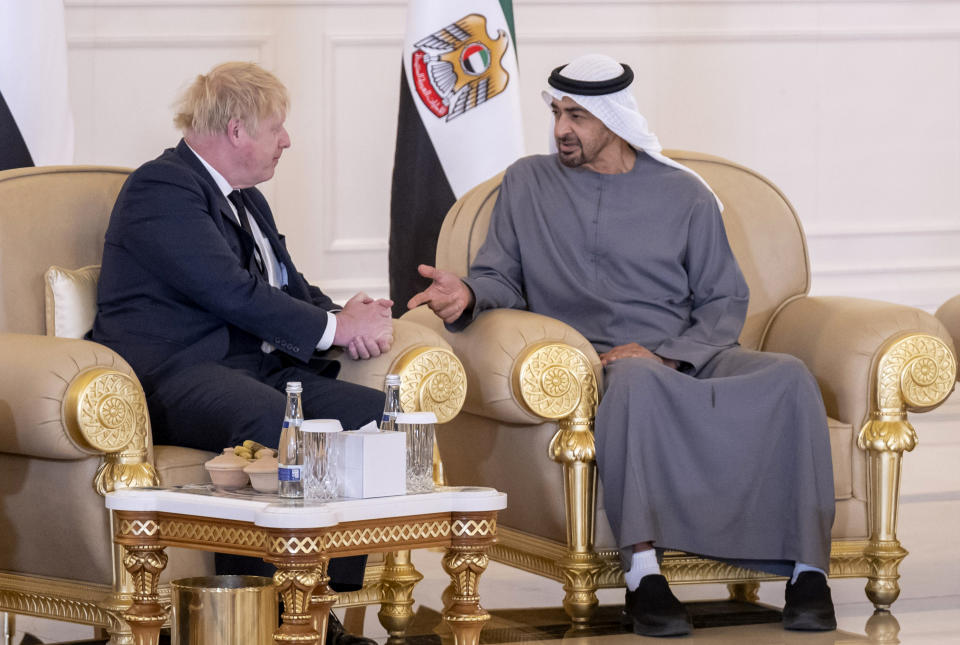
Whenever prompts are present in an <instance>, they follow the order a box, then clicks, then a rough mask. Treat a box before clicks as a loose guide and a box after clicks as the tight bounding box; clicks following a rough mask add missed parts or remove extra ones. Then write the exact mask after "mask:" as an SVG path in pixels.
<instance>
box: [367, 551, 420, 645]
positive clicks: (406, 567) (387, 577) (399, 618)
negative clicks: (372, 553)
mask: <svg viewBox="0 0 960 645" xmlns="http://www.w3.org/2000/svg"><path fill="white" fill-rule="evenodd" d="M421 580H423V574H421V573H420V572H419V571H417V569H416V568H415V567H414V566H413V562H412V561H411V559H410V551H409V550H405V551H393V552H391V553H388V554H387V559H386V562H385V563H384V567H383V576H382V577H381V583H380V611H379V612H377V617H378V618H379V619H380V624H381V625H383V627H384V629H386V630H387V633H388V634H390V640H399V639H403V637H404V635H405V634H406V632H407V626H408V625H409V624H410V621H411V620H413V588H414V587H415V586H416V584H417V583H418V582H420V581H421Z"/></svg>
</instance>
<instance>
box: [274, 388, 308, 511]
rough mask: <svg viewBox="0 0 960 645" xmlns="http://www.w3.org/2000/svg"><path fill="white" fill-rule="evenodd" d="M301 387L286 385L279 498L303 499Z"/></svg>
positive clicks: (280, 456) (278, 468) (279, 471)
mask: <svg viewBox="0 0 960 645" xmlns="http://www.w3.org/2000/svg"><path fill="white" fill-rule="evenodd" d="M301 392H303V386H302V385H300V382H299V381H289V382H288V383H287V409H286V410H285V411H284V413H283V430H282V431H281V432H280V449H279V451H278V453H279V454H278V458H277V461H279V462H280V463H279V465H278V467H277V479H278V480H279V482H278V483H279V486H278V487H277V494H279V495H280V497H303V435H302V433H301V430H300V426H302V425H303V405H302V404H301V401H300V394H301Z"/></svg>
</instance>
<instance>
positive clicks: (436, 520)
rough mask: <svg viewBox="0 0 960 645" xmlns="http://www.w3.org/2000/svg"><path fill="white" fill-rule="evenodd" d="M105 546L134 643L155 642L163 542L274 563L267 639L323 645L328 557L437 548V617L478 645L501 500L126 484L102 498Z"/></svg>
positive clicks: (448, 492)
mask: <svg viewBox="0 0 960 645" xmlns="http://www.w3.org/2000/svg"><path fill="white" fill-rule="evenodd" d="M106 504H107V508H109V509H111V510H112V511H113V512H114V515H115V518H114V527H115V535H114V542H116V543H117V544H120V545H122V546H123V548H124V550H125V552H126V553H125V555H124V559H123V565H124V567H125V568H126V570H127V571H129V572H130V574H131V575H132V576H133V579H134V588H135V593H134V595H133V605H132V606H131V607H130V610H129V611H128V612H127V614H126V615H125V616H124V617H125V618H126V620H127V622H128V623H129V624H130V628H131V630H132V631H133V636H134V641H135V642H136V643H137V645H156V643H157V642H158V640H159V637H160V627H161V626H162V625H163V623H164V622H165V621H166V619H167V612H168V608H167V607H164V606H163V605H161V604H160V596H159V594H158V593H157V581H158V579H159V577H160V572H161V571H163V569H164V567H165V566H166V563H167V556H166V553H164V548H165V547H168V546H174V547H186V548H191V549H201V550H204V551H216V552H219V553H234V554H237V555H248V556H255V557H261V558H263V559H264V560H266V561H267V562H270V563H272V564H274V565H276V567H277V572H276V573H275V574H274V576H273V581H274V584H275V585H276V587H277V591H278V592H279V593H280V596H281V598H282V599H283V605H284V613H283V615H282V616H281V618H282V623H281V625H280V626H279V628H278V629H277V631H276V633H275V634H274V641H275V642H276V643H304V644H306V643H317V644H318V645H323V641H324V638H325V636H326V626H327V617H328V616H329V614H330V608H331V607H332V606H333V604H334V602H335V601H336V594H335V593H334V592H333V591H331V590H330V588H329V587H328V586H327V582H328V581H329V577H328V576H327V563H328V562H329V560H330V558H331V557H340V556H348V555H361V554H365V553H373V552H378V551H396V550H401V549H415V548H423V547H445V548H446V554H445V555H444V557H443V569H444V571H446V572H447V573H448V574H449V575H450V580H451V589H452V592H453V593H452V596H451V598H450V604H449V606H448V607H446V608H445V609H444V612H443V619H444V621H445V622H446V623H447V624H448V625H449V626H450V629H451V630H452V631H453V634H454V638H455V642H456V645H477V643H478V642H479V637H480V630H481V629H483V625H484V623H486V621H487V620H489V619H490V616H489V614H487V612H486V611H485V610H484V609H483V607H481V606H480V596H479V595H478V592H477V582H478V579H479V577H480V574H482V573H483V571H484V569H486V567H487V556H486V549H487V548H488V547H489V546H490V545H491V544H493V542H494V541H495V539H496V534H497V511H498V510H500V509H503V508H506V505H507V496H506V495H505V494H504V493H500V492H497V491H495V490H493V489H492V488H472V487H443V488H438V489H437V490H436V491H435V492H432V493H420V494H415V495H400V496H396V497H377V498H369V499H343V500H336V501H333V502H327V503H308V502H303V501H302V500H282V499H280V498H277V497H275V496H263V497H257V496H252V495H247V496H244V495H239V494H230V493H216V492H213V491H211V490H210V489H206V488H184V489H176V488H172V489H162V488H139V489H126V490H120V491H116V492H113V493H109V494H107V496H106Z"/></svg>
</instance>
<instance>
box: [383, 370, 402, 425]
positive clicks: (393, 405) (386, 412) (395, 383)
mask: <svg viewBox="0 0 960 645" xmlns="http://www.w3.org/2000/svg"><path fill="white" fill-rule="evenodd" d="M383 391H384V393H385V394H386V400H385V401H384V403H383V416H382V417H380V430H384V431H386V430H396V429H397V415H398V414H400V413H401V412H403V410H401V409H400V375H399V374H387V379H386V384H385V385H384V389H383Z"/></svg>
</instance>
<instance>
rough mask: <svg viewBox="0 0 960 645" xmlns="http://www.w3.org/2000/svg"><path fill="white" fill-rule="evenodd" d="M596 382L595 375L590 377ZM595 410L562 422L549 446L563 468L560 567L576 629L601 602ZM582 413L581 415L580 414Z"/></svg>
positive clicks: (567, 607) (565, 601)
mask: <svg viewBox="0 0 960 645" xmlns="http://www.w3.org/2000/svg"><path fill="white" fill-rule="evenodd" d="M591 376H592V375H591ZM593 409H595V408H590V409H589V416H588V415H584V414H583V412H585V411H587V410H586V409H585V407H584V406H580V407H578V409H577V411H575V412H574V413H573V414H571V415H570V416H568V417H564V418H563V419H560V423H559V426H560V427H559V429H558V430H557V433H556V434H555V435H554V436H553V439H552V440H551V442H550V458H551V459H553V460H554V461H556V462H559V463H561V464H562V465H563V494H564V500H565V502H566V516H567V548H568V551H567V555H566V556H565V557H564V558H563V559H562V560H561V561H560V562H559V565H560V569H561V570H562V571H563V576H564V585H563V589H564V591H565V592H566V593H565V595H564V598H563V608H564V610H566V612H567V615H568V616H569V617H570V620H571V621H572V622H573V624H574V627H578V626H583V625H586V624H587V623H589V622H590V619H591V618H592V617H593V613H594V611H595V610H596V608H597V605H598V604H599V601H598V600H597V587H599V579H598V576H599V574H600V570H601V563H600V558H599V557H598V556H597V553H596V551H595V550H594V548H593V539H594V528H595V527H594V517H595V515H596V505H597V462H596V460H595V457H596V450H595V448H594V443H593V414H592V412H593ZM578 413H579V414H578Z"/></svg>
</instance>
